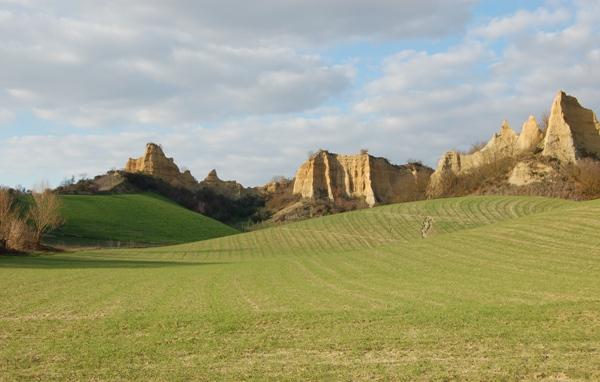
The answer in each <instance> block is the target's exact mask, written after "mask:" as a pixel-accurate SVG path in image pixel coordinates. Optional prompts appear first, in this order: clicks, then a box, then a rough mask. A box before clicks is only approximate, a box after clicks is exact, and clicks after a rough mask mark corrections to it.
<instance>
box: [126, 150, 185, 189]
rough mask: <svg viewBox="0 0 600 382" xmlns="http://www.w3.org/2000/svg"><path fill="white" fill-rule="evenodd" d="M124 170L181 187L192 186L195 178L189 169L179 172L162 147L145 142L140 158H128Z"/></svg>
mask: <svg viewBox="0 0 600 382" xmlns="http://www.w3.org/2000/svg"><path fill="white" fill-rule="evenodd" d="M125 171H126V172H131V173H136V172H140V173H144V174H147V175H151V176H154V177H156V178H159V179H161V180H164V181H165V182H167V183H169V184H171V185H173V186H175V187H182V188H188V189H191V188H194V187H195V186H196V185H197V182H196V179H194V177H193V176H192V174H191V173H190V172H189V171H185V172H183V173H182V172H181V171H179V167H177V165H176V164H175V162H174V160H173V159H172V158H167V156H166V155H165V153H164V152H163V150H162V148H161V147H160V146H159V145H157V144H155V143H148V144H146V151H145V152H144V155H143V156H141V157H140V158H137V159H134V158H129V160H128V161H127V164H126V165H125Z"/></svg>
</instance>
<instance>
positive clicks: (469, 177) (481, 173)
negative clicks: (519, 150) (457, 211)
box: [438, 154, 600, 200]
mask: <svg viewBox="0 0 600 382" xmlns="http://www.w3.org/2000/svg"><path fill="white" fill-rule="evenodd" d="M527 161H535V162H537V163H543V164H544V165H547V166H549V167H550V168H552V169H553V174H552V175H551V176H549V177H547V178H546V179H544V180H543V181H540V182H534V183H532V184H528V185H524V186H512V185H510V184H509V183H508V178H509V176H510V173H511V171H512V170H513V169H514V167H515V165H516V164H517V163H519V162H527ZM466 195H524V196H544V197H554V198H562V199H569V200H591V199H596V198H600V161H598V160H595V159H592V158H586V159H581V160H579V161H578V162H577V164H573V163H561V162H559V161H557V160H555V159H552V158H545V157H540V156H534V155H533V154H521V155H515V156H513V157H506V158H501V159H497V160H495V161H492V162H490V163H487V164H484V165H481V166H479V167H476V168H473V169H471V170H470V171H469V172H468V173H464V174H459V175H457V174H455V173H453V172H451V171H447V172H444V173H442V176H441V182H440V192H439V195H438V196H439V197H457V196H466Z"/></svg>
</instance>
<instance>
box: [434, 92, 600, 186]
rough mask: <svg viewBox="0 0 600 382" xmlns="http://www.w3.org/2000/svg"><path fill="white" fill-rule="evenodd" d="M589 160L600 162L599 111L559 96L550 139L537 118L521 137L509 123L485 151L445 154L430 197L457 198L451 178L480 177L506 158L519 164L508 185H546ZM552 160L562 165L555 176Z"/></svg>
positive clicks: (531, 119)
mask: <svg viewBox="0 0 600 382" xmlns="http://www.w3.org/2000/svg"><path fill="white" fill-rule="evenodd" d="M587 157H592V158H600V123H598V120H597V118H596V115H595V114H594V112H593V111H591V110H589V109H586V108H584V107H582V106H581V105H580V104H579V102H578V101H577V99H576V98H575V97H572V96H569V95H567V94H566V93H565V92H563V91H559V92H558V94H557V95H556V97H555V99H554V102H553V104H552V109H551V112H550V117H549V121H548V128H547V130H546V133H545V134H544V133H543V132H542V131H541V130H540V128H539V127H538V125H537V122H536V120H535V118H534V117H532V116H530V117H529V119H528V120H527V121H526V122H525V123H524V124H523V127H522V130H521V134H519V135H517V134H516V133H515V132H514V131H513V130H512V129H511V128H510V127H509V126H508V123H507V122H506V121H505V122H504V123H503V125H502V128H501V130H500V132H499V133H497V134H496V135H494V137H493V138H492V139H491V140H490V141H489V142H488V143H487V145H485V147H483V148H482V149H481V150H478V151H476V152H474V153H470V154H465V153H460V152H457V151H449V152H447V153H445V154H444V155H443V156H442V158H441V159H440V161H439V163H438V166H437V169H436V171H435V173H434V174H433V175H432V177H431V182H430V184H429V187H428V195H429V196H430V197H437V196H440V195H442V194H447V195H452V192H451V191H452V190H450V193H449V192H448V190H446V188H448V187H452V185H451V184H450V185H449V184H447V183H448V179H451V178H452V177H453V176H454V177H456V176H464V175H469V174H471V175H472V174H475V173H476V171H477V170H480V169H481V168H483V167H484V166H486V165H494V164H497V163H499V162H500V161H502V160H506V159H508V160H509V162H510V161H511V160H512V161H514V162H512V166H513V167H511V168H510V170H511V171H510V173H509V176H508V179H507V184H508V185H512V186H523V185H528V184H531V183H536V182H544V181H546V180H547V179H548V178H549V175H550V174H556V173H557V172H556V171H560V168H561V166H562V167H564V166H566V165H569V164H573V163H576V162H577V161H578V160H579V159H582V158H587ZM549 160H554V161H555V162H556V164H555V167H556V168H555V169H552V171H551V169H550V167H549V166H548V163H546V162H548V161H549ZM564 168H566V167H564ZM493 170H497V169H491V171H489V174H487V176H495V175H498V174H493V172H494V171H493ZM480 172H481V171H479V172H477V174H479V173H480ZM485 175H486V174H479V175H478V176H482V177H483V176H485ZM500 175H501V174H500ZM486 180H489V179H480V183H482V184H483V183H484V182H485V181H486ZM495 186H503V185H498V184H496V185H495Z"/></svg>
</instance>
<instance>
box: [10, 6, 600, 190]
mask: <svg viewBox="0 0 600 382" xmlns="http://www.w3.org/2000/svg"><path fill="white" fill-rule="evenodd" d="M234 6H235V7H234ZM231 9H236V11H234V12H232V11H231ZM598 11H600V1H596V0H595V1H561V0H549V1H528V2H521V1H471V0H464V1H449V0H447V1H446V0H420V1H402V2H398V1H395V0H372V1H368V2H367V1H364V0H330V1H316V0H305V1H302V2H297V1H291V0H290V1H280V0H260V1H256V2H254V3H252V6H251V7H250V6H247V7H246V8H245V9H242V8H241V7H240V6H239V3H238V2H236V1H234V0H223V1H220V2H212V1H197V2H189V1H185V0H174V1H171V2H162V1H158V0H149V1H142V0H129V1H127V2H117V1H112V0H107V1H87V0H83V1H75V0H40V1H36V2H30V1H25V0H0V145H1V146H0V147H2V148H3V149H2V150H1V151H0V163H1V165H0V184H4V185H9V186H14V185H17V184H22V185H25V186H26V187H29V186H31V185H32V184H34V183H36V182H39V181H41V180H48V181H50V182H51V183H52V184H54V185H57V184H58V183H59V182H60V181H61V180H62V179H64V178H67V177H70V176H71V175H76V176H77V175H79V174H87V175H89V176H91V175H96V174H99V173H103V172H105V171H106V170H108V169H111V168H120V167H122V166H123V165H124V164H125V162H126V160H127V158H128V157H129V156H139V155H141V153H142V150H143V148H144V146H145V143H146V142H148V141H155V142H157V143H161V144H162V145H163V147H164V149H165V151H166V152H167V154H168V155H170V156H173V157H174V158H175V159H176V161H177V163H179V164H180V165H182V166H185V167H187V168H189V169H190V170H191V171H192V173H193V174H194V175H195V176H196V177H197V178H200V179H201V178H203V177H204V176H205V174H206V173H208V171H209V170H210V169H212V168H216V169H217V170H218V171H219V173H220V175H221V177H223V178H226V179H236V180H239V181H241V182H242V183H244V184H246V185H259V184H262V183H265V182H267V181H268V180H269V179H270V178H271V177H272V176H275V175H285V176H293V175H294V171H295V169H296V168H297V167H298V166H299V165H300V164H301V163H302V161H303V160H305V158H306V155H307V153H308V152H309V151H314V150H316V149H318V148H326V149H330V150H332V151H337V152H344V153H354V152H358V151H359V150H360V149H362V148H368V149H369V150H370V152H371V153H372V154H374V155H381V156H386V157H388V158H389V159H390V160H392V161H393V162H395V163H402V162H404V161H406V160H407V159H409V158H417V159H422V160H423V161H424V162H425V163H427V164H429V165H431V166H435V164H436V161H437V159H438V158H439V157H440V156H441V154H442V153H443V152H444V151H446V150H449V149H452V148H464V147H467V146H469V144H470V143H472V142H475V141H480V140H487V139H488V138H489V137H490V136H491V135H492V134H493V133H494V132H495V131H496V130H497V129H498V128H499V126H500V124H501V122H502V120H503V119H508V120H509V122H510V123H511V125H512V126H513V128H515V130H517V131H519V130H520V125H521V124H522V123H523V122H524V121H525V119H526V118H527V116H528V115H529V114H533V115H535V116H539V115H541V114H542V113H543V112H544V111H546V110H547V109H548V108H549V106H550V104H551V101H552V98H553V97H554V95H555V93H556V91H557V90H559V89H564V90H566V91H567V92H569V93H570V94H573V95H575V96H577V97H578V98H579V99H580V101H581V102H582V104H583V105H585V106H587V107H589V108H592V109H595V110H597V109H598V108H599V106H600V105H599V104H600V90H599V89H600V87H599V86H598V85H600V75H599V74H598V71H597V70H596V68H597V67H598V64H600V43H599V41H600V39H599V38H598V37H599V36H598V31H599V30H598V26H597V22H596V20H595V19H594V15H597V14H598Z"/></svg>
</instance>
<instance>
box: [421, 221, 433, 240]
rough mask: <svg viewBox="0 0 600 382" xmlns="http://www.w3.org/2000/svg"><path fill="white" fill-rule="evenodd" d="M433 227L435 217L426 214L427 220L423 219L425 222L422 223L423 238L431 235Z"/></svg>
mask: <svg viewBox="0 0 600 382" xmlns="http://www.w3.org/2000/svg"><path fill="white" fill-rule="evenodd" d="M431 228H433V218H432V217H431V216H426V217H425V220H423V224H422V225H421V237H422V238H423V239H425V238H426V237H427V235H429V233H430V232H431Z"/></svg>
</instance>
